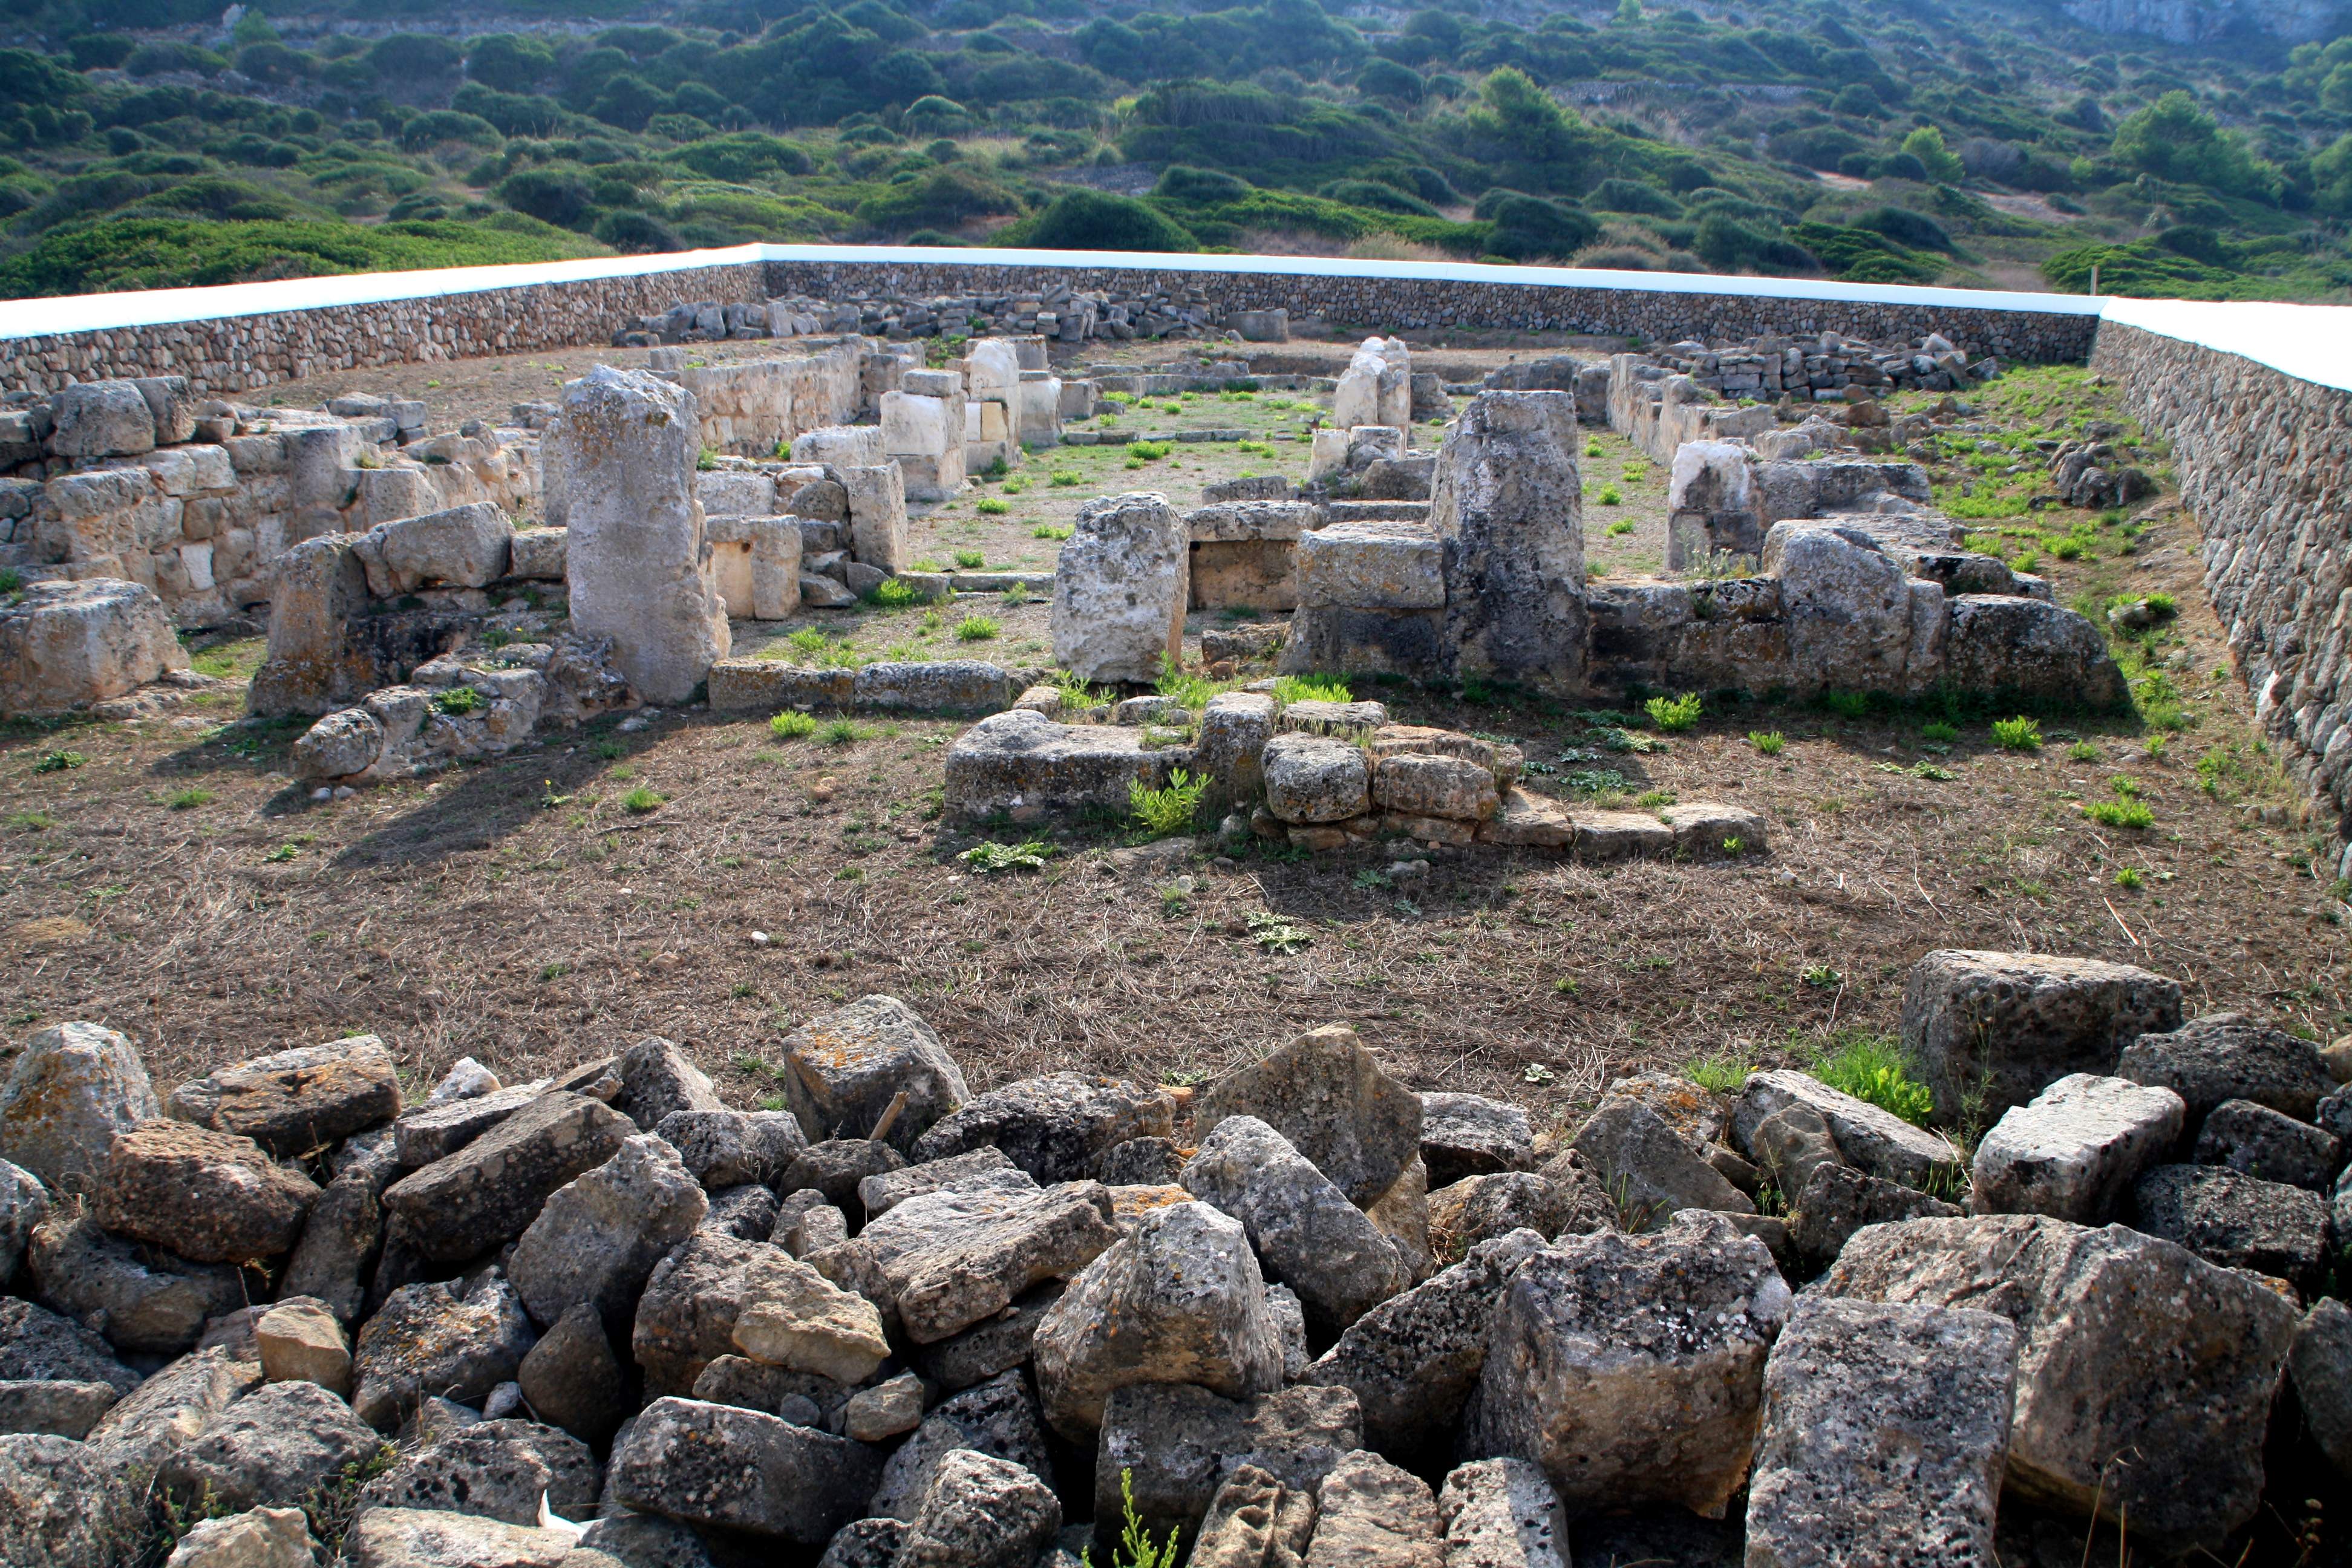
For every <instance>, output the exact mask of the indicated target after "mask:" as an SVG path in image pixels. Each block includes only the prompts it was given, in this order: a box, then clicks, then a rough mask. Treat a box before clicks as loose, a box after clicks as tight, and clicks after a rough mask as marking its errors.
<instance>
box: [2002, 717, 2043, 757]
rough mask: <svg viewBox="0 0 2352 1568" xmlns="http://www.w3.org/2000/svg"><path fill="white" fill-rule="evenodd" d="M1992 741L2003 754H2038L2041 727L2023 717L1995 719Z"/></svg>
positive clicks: (2040, 747)
mask: <svg viewBox="0 0 2352 1568" xmlns="http://www.w3.org/2000/svg"><path fill="white" fill-rule="evenodd" d="M1992 740H1993V744H1994V745H1997V746H1999V747H2000V749H2001V750H2002V751H2004V752H2038V751H2040V750H2041V749H2042V726H2041V725H2040V724H2038V723H2036V722H2035V721H2033V720H2031V719H2027V718H2023V717H2019V718H2015V719H1996V720H1994V721H1993V725H1992Z"/></svg>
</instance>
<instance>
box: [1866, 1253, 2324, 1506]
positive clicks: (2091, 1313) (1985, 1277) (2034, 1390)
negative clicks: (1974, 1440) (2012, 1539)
mask: <svg viewBox="0 0 2352 1568" xmlns="http://www.w3.org/2000/svg"><path fill="white" fill-rule="evenodd" d="M1820 1289H1821V1290H1822V1292H1823V1293H1825V1294H1828V1295H1832V1296H1852V1297H1859V1298H1862V1299H1864V1300H1874V1301H1912V1302H1925V1303H1927V1304H1929V1305H1933V1306H1947V1307H1970V1308H1977V1309H1981V1310H1990V1311H1995V1312H1999V1313H2000V1315H2001V1316H2003V1317H2005V1318H2007V1319H2008V1320H2009V1321H2011V1322H2012V1323H2014V1324H2015V1325H2016V1326H2017V1330H2018V1336H2019V1348H2018V1361H2017V1404H2016V1413H2015V1417H2014V1420H2013V1422H2012V1424H2011V1429H2010V1447H2009V1471H2008V1478H2007V1481H2006V1483H2005V1484H2006V1485H2007V1486H2009V1487H2010V1488H2011V1489H2013V1490H2014V1491H2015V1492H2016V1493H2017V1494H2018V1495H2019V1496H2021V1497H2022V1498H2024V1499H2026V1500H2029V1501H2032V1502H2036V1503H2039V1504H2041V1505H2042V1506H2045V1507H2052V1508H2057V1509H2062V1510H2066V1511H2069V1512H2074V1513H2078V1514H2085V1515H2087V1514H2089V1513H2090V1512H2092V1510H2094V1509H2096V1510H2097V1511H2098V1513H2099V1515H2100V1516H2101V1517H2102V1518H2105V1519H2107V1520H2110V1521H2115V1520H2118V1519H2128V1520H2129V1521H2130V1528H2131V1529H2132V1531H2133V1532H2134V1533H2135V1534H2137V1535H2142V1536H2145V1537H2146V1539H2147V1541H2148V1542H2151V1543H2152V1544H2153V1545H2154V1546H2155V1547H2156V1548H2157V1549H2158V1550H2159V1551H2161V1552H2180V1551H2184V1550H2187V1549H2188V1548H2189V1547H2191V1546H2194V1545H2196V1544H2198V1543H2200V1542H2202V1543H2205V1544H2208V1545H2213V1544H2215V1543H2218V1542H2220V1541H2221V1540H2222V1539H2223V1538H2224V1537H2226V1536H2227V1535H2228V1534H2229V1533H2230V1532H2231V1531H2234V1530H2235V1529H2237V1528H2238V1527H2239V1526H2240V1525H2242V1524H2243V1523H2244V1522H2245V1521H2247V1520H2249V1519H2251V1518H2252V1517H2253V1513H2254V1510H2255V1508H2256V1506H2257V1504H2258V1502H2259V1500H2260V1498H2261V1495H2262V1489H2263V1432H2264V1429H2265V1426H2266V1425H2267V1423H2268V1420H2269V1416H2270V1407H2271V1398H2272V1395H2273V1393H2274V1391H2275V1390H2276V1389H2277V1387H2278V1380H2279V1373H2280V1372H2281V1370H2282V1368H2283V1367H2284V1364H2285V1361H2286V1356H2287V1351H2288V1348H2289V1346H2290V1344H2291V1342H2292V1341H2293V1339H2294V1328H2295V1318H2296V1313H2295V1310H2294V1306H2293V1305H2292V1304H2291V1303H2290V1302H2289V1301H2288V1300H2286V1299H2285V1298H2284V1296H2282V1295H2280V1294H2279V1293H2278V1292H2277V1291H2275V1290H2273V1289H2270V1288H2269V1287H2268V1286H2265V1285H2264V1284H2263V1283H2262V1282H2261V1281H2260V1280H2258V1279H2254V1278H2253V1277H2252V1276H2251V1275H2247V1274H2242V1273H2239V1272H2236V1271H2234V1270H2231V1269H2227V1268H2216V1267H2214V1266H2213V1265H2212V1264H2210V1263H2207V1262H2205V1261H2204V1260H2202V1259H2201V1258H2197V1257H2195V1256H2194V1255H2192V1254H2191V1253H2189V1251H2188V1250H2187V1249H2186V1248H2183V1247H2177V1246H2175V1245H2173V1244H2172V1243H2170V1242H2167V1241H2160V1240H2158V1239H2157V1238H2155V1237H2147V1236H2142V1235H2140V1234H2139V1233H2137V1232H2136V1231H2131V1230H2126V1229H2125V1228H2124V1227H2123V1226H2107V1227H2106V1228H2105V1229H2104V1230H2092V1229H2088V1228H2086V1227H2084V1226H2077V1225H2069V1224H2067V1223H2066V1222H2065V1221H2063V1220H2056V1219H2049V1218H2045V1217H2043V1216H2041V1215H1993V1216H1987V1217H1983V1218H1975V1219H1928V1220H1914V1221H1912V1222H1910V1223H1908V1224H1905V1225H1885V1226H1871V1227H1870V1228H1869V1229H1866V1230H1864V1231H1863V1232H1861V1233H1860V1234H1859V1235H1857V1236H1856V1237H1854V1238H1853V1240H1852V1241H1850V1242H1848V1243H1847V1244H1846V1247H1845V1250H1844V1252H1843V1254H1841V1255H1840V1257H1839V1258H1838V1261H1837V1265H1836V1267H1835V1268H1832V1269H1831V1271H1830V1273H1829V1274H1828V1276H1827V1277H1826V1279H1824V1280H1823V1282H1822V1285H1821V1286H1820ZM2122 1454H2133V1455H2137V1460H2136V1461H2135V1462H2133V1463H2131V1464H2128V1465H2118V1464H2116V1462H2115V1460H2116V1456H2118V1455H2122Z"/></svg>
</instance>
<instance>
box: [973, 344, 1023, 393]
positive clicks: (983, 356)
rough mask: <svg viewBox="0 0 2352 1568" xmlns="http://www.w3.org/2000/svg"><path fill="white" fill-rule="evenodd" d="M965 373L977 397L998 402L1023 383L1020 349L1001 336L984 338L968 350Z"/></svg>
mask: <svg viewBox="0 0 2352 1568" xmlns="http://www.w3.org/2000/svg"><path fill="white" fill-rule="evenodd" d="M964 364H965V367H966V375H967V377H968V379H969V384H970V385H971V394H972V395H973V396H974V397H990V398H994V399H996V400H998V401H999V402H1003V401H1005V400H1007V399H1010V398H1011V397H1012V396H1013V395H1014V392H1015V389H1016V388H1018V387H1019V386H1020V384H1021V352H1020V351H1019V350H1018V349H1016V348H1014V347H1013V345H1012V344H1011V343H1009V342H1005V341H1004V340H1003V339H1002V338H982V339H981V340H980V341H979V342H975V343H973V344H972V345H971V348H970V349H969V350H967V351H966V352H965V354H964Z"/></svg>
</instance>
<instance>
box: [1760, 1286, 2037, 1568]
mask: <svg viewBox="0 0 2352 1568" xmlns="http://www.w3.org/2000/svg"><path fill="white" fill-rule="evenodd" d="M2017 1349H2018V1336H2017V1330H2016V1329H2015V1328H2014V1327H2013V1326H2012V1325H2011V1323H2010V1322H2009V1321H2008V1320H2007V1319H2005V1318H2001V1317H1998V1316H1996V1315H1994V1314H1993V1313H1990V1312H1979V1311H1973V1310H1963V1309H1957V1308H1950V1307H1936V1306H1927V1305H1922V1304H1918V1303H1909V1302H1906V1303H1900V1304H1894V1303H1880V1302H1875V1301H1852V1300H1839V1299H1838V1298H1835V1297H1830V1296H1819V1295H1812V1294H1808V1295H1806V1296H1805V1297H1804V1298H1803V1299H1801V1300H1800V1301H1799V1302H1798V1303H1797V1306H1796V1310H1794V1311H1792V1312H1790V1315H1789V1322H1788V1325H1787V1327H1785V1328H1783V1329H1782V1330H1781V1331H1780V1339H1779V1340H1778V1341H1776V1342H1774V1343H1773V1346H1772V1355H1771V1359H1770V1360H1769V1361H1768V1362H1767V1363H1765V1367H1764V1417H1763V1431H1762V1433H1761V1435H1760V1436H1759V1438H1758V1441H1757V1452H1756V1476H1755V1479H1754V1480H1753V1481H1752V1482H1750V1483H1749V1486H1748V1563H1749V1564H1750V1565H1751V1568H1821V1565H1827V1564H1855V1565H1859V1564H1863V1563H1869V1564H1872V1565H1874V1568H1877V1565H1882V1564H1883V1565H1885V1568H1896V1565H1898V1564H1900V1565H1911V1564H1916V1565H1917V1568H1932V1565H1939V1564H1946V1563H1991V1562H1993V1561H1995V1555H1994V1552H1993V1539H1992V1532H1993V1520H1994V1513H1995V1510H1996V1509H1997V1507H1998V1505H1999V1503H2000V1483H2001V1474H2002V1471H2003V1469H2004V1468H2005V1465H2006V1461H2007V1459H2008V1455H2009V1430H2010V1421H2011V1414H2012V1410H2013V1406H2014V1404H2015V1394H2016V1383H2017ZM1898 1455H1899V1456H1900V1458H1895V1456H1898Z"/></svg>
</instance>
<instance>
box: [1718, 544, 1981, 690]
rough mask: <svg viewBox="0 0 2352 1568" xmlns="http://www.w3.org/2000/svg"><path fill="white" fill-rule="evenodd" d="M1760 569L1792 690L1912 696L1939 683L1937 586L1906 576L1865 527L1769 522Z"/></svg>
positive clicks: (1942, 613) (1941, 619)
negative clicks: (1784, 646) (1768, 584)
mask: <svg viewBox="0 0 2352 1568" xmlns="http://www.w3.org/2000/svg"><path fill="white" fill-rule="evenodd" d="M1762 562H1763V567H1764V571H1765V573H1766V574H1768V575H1770V576H1772V577H1776V578H1778V579H1779V580H1780V602H1781V605H1782V609H1783V615H1784V617H1785V622H1786V635H1787V637H1788V647H1789V659H1788V664H1787V667H1786V668H1787V670H1788V679H1789V683H1790V685H1791V686H1792V687H1793V688H1794V689H1796V690H1798V691H1800V692H1802V693H1806V694H1811V693H1815V692H1821V691H1827V690H1842V691H1888V692H1895V693H1897V694H1912V693H1916V692H1918V691H1921V690H1924V689H1927V687H1928V686H1930V685H1932V684H1933V683H1934V682H1935V681H1936V680H1937V679H1938V678H1939V677H1940V676H1941V675H1942V674H1943V670H1944V645H1945V640H1946V638H1945V628H1946V626H1947V625H1948V621H1949V619H1950V617H1949V615H1948V612H1947V609H1946V605H1945V594H1944V586H1943V584H1940V583H1934V582H1928V581H1927V580H1925V579H1922V578H1917V577H1913V576H1911V575H1910V574H1909V573H1908V572H1907V571H1906V570H1905V567H1904V564H1903V562H1902V560H1901V559H1900V558H1898V556H1897V555H1896V554H1895V552H1893V551H1891V550H1889V549H1888V548H1886V545H1885V542H1883V541H1881V540H1880V539H1879V538H1878V537H1877V536H1876V535H1875V534H1874V533H1873V532H1872V531H1871V530H1869V529H1868V528H1866V527H1863V526H1859V525H1857V524H1855V523H1853V522H1850V521H1839V520H1837V519H1833V518H1829V519H1822V520H1819V521H1781V522H1776V523H1774V524H1773V525H1772V527H1771V529H1770V531H1768V532H1767V533H1766V534H1765V536H1764V552H1763V557H1762Z"/></svg>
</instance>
